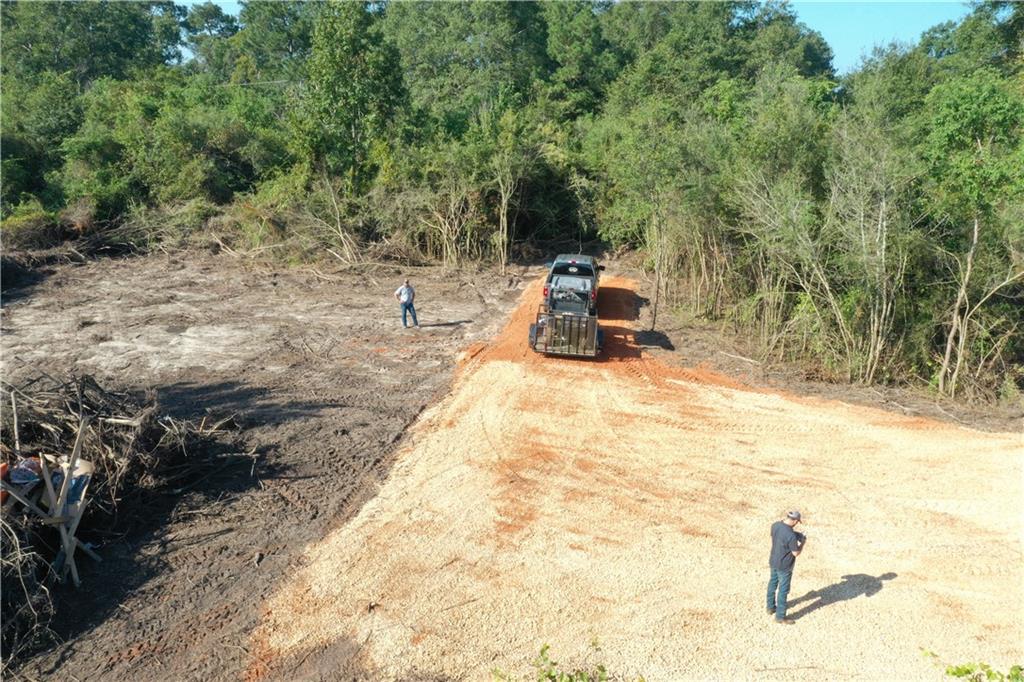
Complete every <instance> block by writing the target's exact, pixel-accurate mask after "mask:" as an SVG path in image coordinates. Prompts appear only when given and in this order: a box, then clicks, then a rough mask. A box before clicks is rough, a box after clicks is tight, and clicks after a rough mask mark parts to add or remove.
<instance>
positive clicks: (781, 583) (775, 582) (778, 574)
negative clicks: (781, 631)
mask: <svg viewBox="0 0 1024 682" xmlns="http://www.w3.org/2000/svg"><path fill="white" fill-rule="evenodd" d="M792 580H793V571H778V570H776V569H774V568H773V569H772V577H771V578H770V579H769V580H768V610H769V611H774V612H775V620H782V619H783V618H785V617H786V597H788V596H789V583H790V582H791V581H792ZM776 589H777V590H778V592H779V597H778V599H776V598H775V591H776Z"/></svg>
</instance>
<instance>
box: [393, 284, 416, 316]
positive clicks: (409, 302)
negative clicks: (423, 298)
mask: <svg viewBox="0 0 1024 682" xmlns="http://www.w3.org/2000/svg"><path fill="white" fill-rule="evenodd" d="M395 298H396V299H397V300H398V302H399V303H400V304H401V305H402V326H403V327H408V326H409V324H408V321H407V319H408V318H407V315H408V314H410V313H411V314H412V324H413V326H414V327H419V326H420V323H419V322H418V321H417V320H416V307H415V306H414V305H413V302H414V301H415V300H416V290H415V289H413V288H412V285H411V284H409V279H408V278H406V280H405V281H404V282H403V283H402V286H400V287H398V288H397V289H395Z"/></svg>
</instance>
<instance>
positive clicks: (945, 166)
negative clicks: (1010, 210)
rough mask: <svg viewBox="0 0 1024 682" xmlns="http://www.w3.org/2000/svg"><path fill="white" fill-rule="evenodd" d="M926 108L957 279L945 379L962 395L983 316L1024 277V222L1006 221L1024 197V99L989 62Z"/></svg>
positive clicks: (946, 388) (934, 185)
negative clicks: (978, 317)
mask: <svg viewBox="0 0 1024 682" xmlns="http://www.w3.org/2000/svg"><path fill="white" fill-rule="evenodd" d="M926 107H927V109H926V112H927V138H926V140H925V147H924V154H925V157H926V159H927V161H928V164H929V171H930V173H929V176H930V177H929V179H930V181H931V182H930V185H929V197H928V198H929V203H930V206H931V210H932V213H933V215H934V216H935V217H936V218H937V219H938V220H940V221H941V222H942V223H945V224H947V225H949V227H950V229H948V230H946V231H945V233H944V235H943V238H942V239H941V246H940V248H941V250H942V252H943V254H944V255H945V256H946V257H947V258H948V259H949V261H950V262H951V263H952V274H953V276H954V281H955V283H956V291H955V295H954V302H953V304H952V306H951V308H950V310H949V312H948V319H949V322H948V326H947V327H946V330H945V344H944V350H943V354H942V360H941V366H940V369H939V376H938V383H939V390H940V391H942V392H944V393H948V394H949V395H955V394H956V390H957V383H958V380H959V378H960V376H961V372H962V370H963V368H964V366H965V364H966V363H967V362H968V360H969V358H970V355H971V350H972V343H971V342H972V337H973V336H974V335H975V334H976V333H977V332H978V331H979V330H978V329H977V325H976V324H973V323H975V322H976V315H977V314H978V312H979V311H981V310H982V308H983V306H984V305H985V304H986V303H988V302H989V301H990V300H991V299H992V298H993V297H994V296H996V295H997V294H999V293H1000V292H1001V291H1003V290H1004V289H1006V288H1007V287H1011V286H1013V285H1014V284H1016V283H1018V282H1020V281H1021V279H1022V278H1024V264H1022V263H1021V262H1020V259H1019V257H1015V255H1014V254H1016V253H1019V251H1018V250H1019V249H1020V248H1021V247H1022V245H1024V227H1022V226H1021V225H1020V224H1019V223H1016V222H1011V221H1004V220H1001V219H1000V218H1001V216H1004V215H1006V213H1005V211H1006V208H1007V204H1009V203H1013V204H1016V203H1017V202H1020V201H1021V197H1022V195H1024V163H1022V160H1024V144H1022V140H1021V138H1022V135H1021V125H1022V123H1024V97H1022V93H1021V92H1020V90H1019V89H1015V88H1014V87H1012V86H1011V85H1010V83H1009V82H1008V81H1007V80H1006V79H1005V78H1003V77H1002V76H1001V75H1000V74H999V73H998V72H997V71H995V70H994V69H990V68H984V69H979V70H977V71H975V72H973V73H972V74H970V75H969V76H964V77H958V78H953V79H950V80H949V81H947V82H945V83H942V84H940V85H938V86H936V87H935V88H934V89H933V90H932V92H931V94H929V96H928V98H927V101H926Z"/></svg>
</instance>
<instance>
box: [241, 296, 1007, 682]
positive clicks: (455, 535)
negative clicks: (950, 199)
mask: <svg viewBox="0 0 1024 682" xmlns="http://www.w3.org/2000/svg"><path fill="white" fill-rule="evenodd" d="M538 289H539V287H538V285H537V284H534V285H533V286H531V287H529V288H528V289H527V290H526V292H524V295H523V298H522V299H521V302H520V305H519V307H518V308H517V309H516V310H515V312H514V313H513V315H512V317H511V319H510V320H509V323H508V324H507V326H506V327H505V328H504V330H503V331H502V332H501V334H500V335H499V336H498V337H497V338H496V339H495V340H494V341H493V342H491V343H488V344H486V345H477V346H474V347H472V348H471V350H470V351H469V352H467V353H466V356H465V359H464V361H463V363H462V365H461V367H460V370H459V373H458V375H457V377H456V379H455V382H454V387H453V389H452V391H451V393H450V394H449V395H448V396H447V397H446V398H445V399H444V400H442V401H441V402H440V403H438V404H436V405H434V406H433V407H431V408H430V409H428V410H427V411H426V412H424V413H423V414H422V415H421V416H420V418H419V420H418V421H417V423H416V424H415V426H414V427H413V429H412V432H411V434H409V435H408V437H407V439H406V441H405V446H404V448H403V449H402V450H401V451H400V452H399V453H398V454H397V458H396V461H395V463H394V466H393V468H392V470H391V471H390V474H389V476H388V478H387V480H386V481H384V482H383V483H382V486H381V489H380V491H379V493H378V494H377V496H376V497H375V498H373V499H372V500H370V501H369V502H367V503H366V504H365V505H364V506H363V507H362V508H361V509H360V510H359V512H358V513H357V514H356V515H355V516H354V518H352V519H351V520H350V521H349V522H347V523H346V524H344V525H342V526H340V527H338V528H336V529H335V530H333V531H332V532H331V533H329V534H328V535H327V536H326V537H324V538H323V540H321V541H319V542H316V543H314V544H312V545H311V546H309V547H308V549H307V550H306V551H305V552H304V554H303V556H302V559H301V562H300V564H301V566H300V567H299V568H297V570H295V572H294V573H293V574H292V575H290V576H289V578H288V579H287V580H286V581H284V582H283V584H282V585H281V586H280V588H279V589H278V590H277V592H276V594H274V595H273V596H272V597H271V598H270V599H269V600H268V601H267V602H266V604H265V606H264V608H263V615H262V618H261V622H260V624H259V626H258V627H257V628H256V630H255V632H254V634H253V636H252V639H251V641H250V642H249V644H248V646H249V650H250V651H251V652H253V653H252V657H251V659H250V664H249V667H248V672H247V678H249V679H297V678H302V679H307V678H332V677H335V676H338V675H341V676H350V677H358V678H373V679H396V680H397V679H446V678H458V679H463V678H468V679H481V678H487V677H488V676H489V675H490V674H491V673H492V672H493V671H495V670H498V671H502V672H505V673H508V674H511V675H513V676H519V675H524V674H528V673H529V672H530V661H531V660H532V659H533V658H534V657H535V656H536V654H537V652H538V651H539V650H540V648H541V646H542V645H543V644H550V645H551V650H552V652H553V656H554V658H555V659H556V660H559V661H561V662H562V663H563V665H564V666H565V667H566V668H572V667H576V666H583V665H588V664H593V663H596V662H600V663H603V664H604V665H605V666H607V668H608V669H609V671H610V672H611V673H612V674H613V675H614V676H622V677H636V676H640V675H642V676H644V677H645V678H646V679H647V680H678V679H708V678H713V679H736V678H750V677H757V678H771V679H815V680H818V679H851V678H858V679H936V678H938V677H940V676H941V666H940V665H939V663H937V662H936V660H938V661H942V662H948V663H953V662H965V661H973V660H984V661H987V662H989V663H991V664H992V665H993V666H995V667H997V668H1003V669H1005V668H1008V667H1009V666H1010V665H1011V664H1014V663H1018V662H1020V661H1021V660H1022V659H1024V644H1022V643H1024V624H1022V619H1021V617H1020V614H1021V613H1024V568H1022V566H1024V562H1022V560H1021V559H1022V541H1024V519H1022V516H1021V512H1020V510H1019V509H1018V508H1016V501H1017V500H1020V499H1021V496H1022V493H1024V476H1022V474H1024V440H1022V438H1021V435H1020V434H1010V433H982V432H978V431H973V430H970V429H966V428H960V427H956V426H951V425H948V424H943V423H938V422H933V421H929V420H925V419H921V418H916V417H904V416H900V415H894V414H891V413H887V412H883V411H880V410H876V409H871V408H866V407H860V406H853V405H849V404H845V403H841V402H835V401H826V400H816V399H793V398H791V397H789V396H787V395H785V394H782V393H779V392H775V391H767V390H752V389H750V388H748V387H745V386H743V385H741V384H739V383H738V382H736V381H734V380H731V379H729V378H727V377H724V376H721V375H719V374H716V373H715V372H713V371H711V370H708V369H703V368H700V367H697V368H676V367H670V366H667V365H665V364H662V363H661V362H658V361H656V360H653V359H651V358H650V357H649V356H647V355H646V352H645V351H643V350H642V349H641V348H640V347H639V346H638V345H637V343H636V341H635V339H634V330H633V327H634V326H635V325H636V321H637V319H638V317H639V302H638V298H637V297H636V295H635V294H634V290H635V285H634V283H632V282H630V281H628V280H625V279H621V278H614V277H609V278H607V280H606V281H605V286H604V287H603V288H602V291H601V296H600V300H599V308H600V314H601V319H602V325H603V326H604V328H605V330H606V353H605V354H604V356H603V357H602V358H601V359H599V360H596V361H580V360H569V359H564V358H549V357H544V356H539V355H536V354H534V353H532V352H531V351H530V350H529V349H528V348H527V346H526V336H527V327H528V325H529V324H530V322H531V321H532V320H533V316H534V312H535V309H536V304H537V302H538V299H539V290H538ZM1007 501H1013V502H1011V503H1009V504H1008V502H1007ZM791 507H799V508H801V509H802V510H803V512H804V514H805V518H806V520H807V523H806V526H807V527H806V528H805V532H806V533H807V535H808V538H809V541H808V548H807V550H806V551H805V552H804V553H803V555H802V556H801V557H800V558H799V559H798V561H797V568H796V573H795V578H794V584H793V591H792V593H791V595H790V600H791V609H790V614H791V615H792V616H793V617H794V618H795V619H796V620H797V624H796V625H795V626H794V627H788V628H787V627H780V626H777V625H775V624H774V623H773V622H772V620H771V619H770V618H768V617H767V616H766V615H765V610H764V585H765V581H766V579H767V577H768V576H767V553H768V527H769V525H770V524H771V522H772V521H774V520H775V519H776V518H777V517H778V516H779V515H780V513H781V512H782V511H783V510H784V509H786V508H791ZM595 640H596V641H597V642H598V643H599V648H600V650H599V652H596V653H595V651H594V647H593V645H592V643H593V642H594V641H595ZM922 651H930V652H935V654H937V656H938V659H933V658H930V657H926V656H923V655H922Z"/></svg>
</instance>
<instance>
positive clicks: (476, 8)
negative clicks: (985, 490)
mask: <svg viewBox="0 0 1024 682" xmlns="http://www.w3.org/2000/svg"><path fill="white" fill-rule="evenodd" d="M0 21H2V29H3V35H4V41H3V51H4V54H3V60H2V75H0V85H2V89H3V94H4V97H3V101H2V131H0V132H2V140H0V151H2V175H3V183H2V194H0V213H2V217H3V222H2V235H3V239H4V240H5V243H6V244H7V245H8V246H15V247H27V248H33V247H40V246H46V245H48V244H53V243H54V242H56V241H58V240H61V239H65V238H68V237H73V236H75V235H82V234H85V235H91V234H97V233H100V234H106V233H112V232H113V231H116V232H117V234H118V235H119V239H122V240H124V241H128V242H130V243H133V244H135V245H136V246H141V247H146V246H149V245H153V244H156V243H162V244H166V243H172V244H176V243H185V242H188V241H189V240H190V239H193V238H195V237H196V236H197V235H200V234H202V235H205V236H206V237H210V236H212V237H213V238H216V239H217V240H219V241H220V243H221V244H222V245H224V246H226V247H228V248H231V249H236V250H246V251H254V250H264V249H277V252H281V253H287V254H289V257H292V258H307V257H316V256H317V255H320V254H328V255H330V257H332V258H338V259H341V260H342V261H345V262H356V261H358V260H361V259H368V258H374V259H379V258H393V259H397V260H400V261H402V262H426V261H432V260H436V261H440V262H442V263H444V264H445V265H447V266H457V265H458V264H460V263H464V262H466V261H491V262H496V263H498V264H500V265H501V266H502V267H504V265H505V264H506V263H507V262H508V261H509V260H510V259H511V258H513V257H515V256H517V255H520V254H523V253H529V252H530V244H531V243H534V242H537V241H543V240H550V241H563V242H568V241H577V240H579V241H583V240H593V239H595V238H596V239H600V240H602V241H603V242H605V243H606V244H607V245H608V247H609V248H612V249H616V248H619V247H632V248H638V249H641V250H642V252H643V253H644V254H645V257H646V267H648V268H649V270H650V272H651V273H652V275H653V277H654V280H655V282H656V300H657V301H658V302H659V303H660V304H661V305H667V306H671V307H676V308H680V309H683V310H684V311H686V312H688V313H689V314H691V315H694V316H699V317H703V318H706V319H711V320H718V321H721V322H722V323H727V324H730V325H732V326H733V327H734V328H735V329H737V330H738V331H740V332H742V333H744V334H746V335H747V336H748V337H750V338H753V339H756V340H757V343H758V345H759V347H760V349H761V351H760V352H761V356H762V359H795V360H802V361H806V362H808V364H811V365H814V366H816V367H817V368H818V369H817V371H818V372H819V373H820V375H821V376H823V377H824V378H828V379H833V380H840V381H851V382H861V383H866V384H871V383H888V382H908V381H910V382H922V383H928V384H931V385H932V386H934V388H935V390H936V391H939V392H941V393H943V394H945V395H949V396H963V397H967V398H984V399H1003V400H1006V401H1011V402H1014V403H1019V402H1020V400H1021V388H1022V386H1024V334H1022V333H1021V330H1022V324H1024V315H1022V314H1021V310H1022V308H1024V305H1022V304H1024V135H1022V125H1024V5H1021V4H1019V3H1011V2H1006V1H1002V0H995V1H986V2H981V3H978V4H977V5H976V6H975V7H974V9H973V11H972V12H971V13H970V14H969V15H967V16H966V17H965V18H964V19H963V20H962V21H960V22H959V23H946V24H941V25H938V26H935V27H933V28H932V29H930V30H928V31H926V32H925V33H924V34H923V35H922V36H921V38H920V40H919V41H918V42H917V44H914V45H889V46H881V47H878V48H876V49H875V51H874V52H873V54H872V55H871V56H870V57H868V58H866V59H865V60H864V61H863V62H862V63H861V64H860V66H859V67H858V68H857V69H856V70H855V71H854V72H853V73H851V74H848V75H843V76H839V75H837V74H836V73H835V72H834V71H833V69H832V66H831V56H832V55H831V51H830V49H829V46H828V45H827V43H826V42H825V41H824V40H823V39H822V37H821V36H820V35H819V34H818V33H816V32H814V31H811V30H809V29H808V28H807V27H806V26H804V25H802V24H800V23H799V22H798V21H797V18H796V15H795V13H794V12H793V10H792V9H791V8H790V7H789V6H788V5H786V4H785V3H782V2H775V1H773V2H768V3H765V4H761V3H754V2H732V3H702V2H670V3H662V2H645V3H612V2H607V1H606V0H597V1H595V2H582V1H578V0H576V1H566V2H557V3H556V2H550V3H531V2H515V3H513V2H475V1H474V2H459V3H413V2H409V3H405V2H403V3H298V2H266V1H260V0H253V1H250V2H243V3H242V9H241V12H240V15H239V16H238V17H237V18H236V17H233V16H229V15H226V14H224V12H223V11H222V10H221V9H220V8H219V7H218V6H217V5H215V4H213V3H206V4H201V5H194V6H191V7H190V8H185V7H183V6H180V5H175V4H173V3H172V2H163V1H157V2H135V3H113V2H94V1H87V2H80V3H58V4H39V3H30V2H5V3H3V4H2V7H0ZM186 57H187V58H186ZM656 323H657V318H656V316H655V319H654V320H653V324H656Z"/></svg>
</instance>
